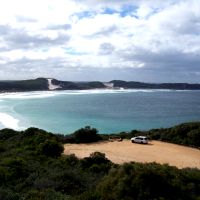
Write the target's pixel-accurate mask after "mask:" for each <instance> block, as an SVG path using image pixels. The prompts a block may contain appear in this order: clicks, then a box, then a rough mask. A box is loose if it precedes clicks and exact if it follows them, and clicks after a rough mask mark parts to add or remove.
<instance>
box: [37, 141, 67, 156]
mask: <svg viewBox="0 0 200 200" xmlns="http://www.w3.org/2000/svg"><path fill="white" fill-rule="evenodd" d="M63 151H64V147H63V146H62V144H61V143H59V142H57V141H55V140H46V141H45V142H44V143H41V144H40V145H39V146H38V152H39V153H41V154H43V155H45V156H49V157H59V156H61V153H62V152H63Z"/></svg>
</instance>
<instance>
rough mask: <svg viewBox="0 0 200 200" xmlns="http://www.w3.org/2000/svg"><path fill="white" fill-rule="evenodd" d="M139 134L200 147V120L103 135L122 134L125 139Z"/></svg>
mask: <svg viewBox="0 0 200 200" xmlns="http://www.w3.org/2000/svg"><path fill="white" fill-rule="evenodd" d="M138 135H145V136H147V137H148V138H149V139H152V140H160V141H164V142H171V143H175V144H181V145H186V146H191V147H197V148H199V147H200V122H190V123H183V124H180V125H177V126H174V127H171V128H160V129H152V130H149V131H138V130H132V131H130V132H121V133H118V134H110V135H101V137H102V138H103V139H108V138H109V137H110V136H118V137H119V136H120V137H121V138H123V139H130V138H131V137H135V136H138Z"/></svg>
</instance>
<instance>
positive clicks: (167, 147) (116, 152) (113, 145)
mask: <svg viewBox="0 0 200 200" xmlns="http://www.w3.org/2000/svg"><path fill="white" fill-rule="evenodd" d="M95 151H99V152H102V153H105V154H106V157H107V158H108V159H110V160H111V161H112V162H114V163H119V164H120V163H124V162H130V161H136V162H143V163H145V162H157V163H161V164H163V163H167V164H169V165H172V166H177V167H178V168H185V167H197V168H200V150H199V149H194V148H190V147H185V146H181V145H175V144H170V143H165V142H159V141H151V142H150V143H149V144H148V145H143V144H135V143H131V141H130V140H124V141H122V142H117V141H115V142H99V143H92V144H65V151H64V154H75V155H76V156H77V157H79V158H83V157H87V156H89V155H90V154H91V153H92V152H95Z"/></svg>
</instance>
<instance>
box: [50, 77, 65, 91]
mask: <svg viewBox="0 0 200 200" xmlns="http://www.w3.org/2000/svg"><path fill="white" fill-rule="evenodd" d="M47 80H48V86H49V90H56V89H58V88H62V87H61V86H60V85H54V84H53V83H52V80H53V79H52V78H48V79H47Z"/></svg>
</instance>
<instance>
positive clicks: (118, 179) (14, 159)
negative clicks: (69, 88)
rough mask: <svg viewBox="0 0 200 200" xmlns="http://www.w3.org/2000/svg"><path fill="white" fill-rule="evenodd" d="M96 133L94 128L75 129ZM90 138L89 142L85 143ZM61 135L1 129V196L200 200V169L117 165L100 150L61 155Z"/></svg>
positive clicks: (14, 199)
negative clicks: (84, 155)
mask: <svg viewBox="0 0 200 200" xmlns="http://www.w3.org/2000/svg"><path fill="white" fill-rule="evenodd" d="M83 134H87V135H88V136H89V135H90V134H92V135H93V136H97V135H96V131H95V129H90V128H89V127H87V129H86V130H85V129H80V130H78V131H76V132H75V133H74V137H75V138H78V139H79V142H81V141H80V138H81V137H82V135H83ZM86 142H88V141H86ZM62 152H63V146H62V142H61V137H58V136H56V135H53V134H52V133H48V132H46V131H43V130H40V129H37V128H29V129H27V130H25V131H21V132H17V131H14V130H11V129H3V130H1V131H0V157H1V159H0V200H22V199H23V200H43V199H45V200H56V199H58V200H93V199H94V200H122V199H124V200H131V199H133V200H134V199H135V200H144V199H148V200H163V199H167V200H177V199H180V200H182V199H185V200H190V199H191V200H199V199H200V170H198V169H177V168H176V167H170V166H168V165H160V164H156V163H149V164H141V163H134V162H132V163H127V164H123V165H116V164H113V163H112V162H111V161H109V160H108V159H107V158H106V156H105V155H104V154H102V153H99V152H96V153H93V154H91V155H90V156H89V157H87V158H84V159H78V158H76V157H75V156H74V155H70V156H64V155H62Z"/></svg>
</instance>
